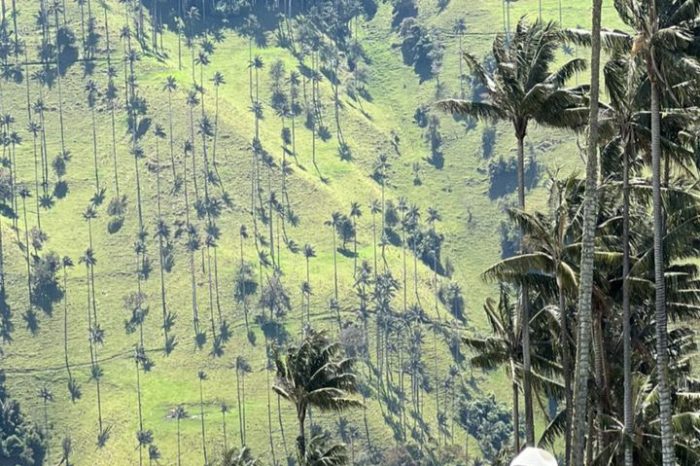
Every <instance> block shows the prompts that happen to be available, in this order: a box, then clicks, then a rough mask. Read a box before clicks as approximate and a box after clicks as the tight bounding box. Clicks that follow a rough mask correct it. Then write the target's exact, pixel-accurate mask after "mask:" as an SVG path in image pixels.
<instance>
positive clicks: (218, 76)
mask: <svg viewBox="0 0 700 466" xmlns="http://www.w3.org/2000/svg"><path fill="white" fill-rule="evenodd" d="M211 81H212V83H213V84H214V142H213V143H212V151H211V163H212V165H213V166H214V171H215V172H216V174H217V177H218V178H220V177H219V168H218V166H217V165H216V141H217V138H218V135H219V87H220V86H221V85H223V84H226V80H225V79H224V75H223V74H222V73H221V72H219V71H217V72H216V73H214V77H213V78H212V79H211Z"/></svg>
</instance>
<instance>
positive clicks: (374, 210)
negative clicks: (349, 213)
mask: <svg viewBox="0 0 700 466" xmlns="http://www.w3.org/2000/svg"><path fill="white" fill-rule="evenodd" d="M369 211H370V213H371V214H372V251H373V255H374V276H375V278H376V276H377V222H376V215H377V214H378V213H381V212H382V206H381V204H379V201H378V200H376V199H374V200H372V202H370V204H369ZM382 217H384V216H383V215H382ZM382 223H383V221H382Z"/></svg>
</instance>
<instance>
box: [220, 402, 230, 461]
mask: <svg viewBox="0 0 700 466" xmlns="http://www.w3.org/2000/svg"><path fill="white" fill-rule="evenodd" d="M219 410H220V411H221V431H222V432H223V435H224V451H226V450H228V436H227V435H226V413H228V411H229V407H228V405H227V404H226V403H225V402H222V403H221V404H220V405H219Z"/></svg>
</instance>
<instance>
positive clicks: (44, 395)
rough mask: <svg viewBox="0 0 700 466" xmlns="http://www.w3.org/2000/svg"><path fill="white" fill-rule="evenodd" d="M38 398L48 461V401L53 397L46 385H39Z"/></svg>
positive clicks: (51, 401)
mask: <svg viewBox="0 0 700 466" xmlns="http://www.w3.org/2000/svg"><path fill="white" fill-rule="evenodd" d="M38 396H39V398H40V399H41V402H42V405H43V408H44V436H45V437H46V439H47V443H46V459H47V460H48V461H50V460H51V442H50V441H48V440H49V439H50V435H51V434H50V430H49V403H53V402H54V397H53V392H52V391H51V390H50V389H49V388H48V387H46V386H44V387H41V388H40V389H39V393H38Z"/></svg>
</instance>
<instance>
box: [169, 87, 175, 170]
mask: <svg viewBox="0 0 700 466" xmlns="http://www.w3.org/2000/svg"><path fill="white" fill-rule="evenodd" d="M168 125H169V126H170V132H169V133H168V136H169V138H170V164H171V168H172V172H173V183H175V180H176V179H177V173H176V172H175V145H174V141H173V97H172V91H171V90H168Z"/></svg>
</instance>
